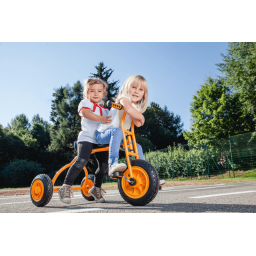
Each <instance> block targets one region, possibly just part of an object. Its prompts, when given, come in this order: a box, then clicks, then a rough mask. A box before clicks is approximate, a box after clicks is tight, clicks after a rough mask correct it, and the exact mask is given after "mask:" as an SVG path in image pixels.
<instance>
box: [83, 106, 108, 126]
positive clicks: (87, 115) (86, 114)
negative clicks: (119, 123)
mask: <svg viewBox="0 0 256 256" xmlns="http://www.w3.org/2000/svg"><path fill="white" fill-rule="evenodd" d="M81 112H82V115H83V117H85V118H87V119H89V120H92V121H96V122H101V123H103V124H109V123H111V122H112V119H110V118H111V116H98V115H96V114H94V113H92V112H91V110H90V109H85V108H83V109H82V110H81Z"/></svg>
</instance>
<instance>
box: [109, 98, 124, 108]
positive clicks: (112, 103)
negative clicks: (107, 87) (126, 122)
mask: <svg viewBox="0 0 256 256" xmlns="http://www.w3.org/2000/svg"><path fill="white" fill-rule="evenodd" d="M107 107H108V108H116V109H119V110H122V109H123V108H124V107H123V105H121V104H117V103H115V102H113V101H111V100H108V101H107Z"/></svg>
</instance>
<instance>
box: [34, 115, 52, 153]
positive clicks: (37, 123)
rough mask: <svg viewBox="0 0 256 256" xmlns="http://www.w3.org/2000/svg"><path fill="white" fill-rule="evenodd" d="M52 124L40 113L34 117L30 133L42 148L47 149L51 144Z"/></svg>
mask: <svg viewBox="0 0 256 256" xmlns="http://www.w3.org/2000/svg"><path fill="white" fill-rule="evenodd" d="M50 127H51V126H50V124H49V123H48V122H47V121H44V120H43V119H42V118H41V117H40V116H39V114H37V115H35V116H34V117H33V118H32V124H31V128H30V134H31V135H32V137H33V138H35V139H36V140H37V142H38V143H39V147H40V149H46V148H47V147H48V146H49V144H50Z"/></svg>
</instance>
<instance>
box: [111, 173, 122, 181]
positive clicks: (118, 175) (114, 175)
mask: <svg viewBox="0 0 256 256" xmlns="http://www.w3.org/2000/svg"><path fill="white" fill-rule="evenodd" d="M123 175H124V173H123V172H113V173H112V174H111V175H110V178H111V179H117V178H121V177H123Z"/></svg>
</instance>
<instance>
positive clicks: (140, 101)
mask: <svg viewBox="0 0 256 256" xmlns="http://www.w3.org/2000/svg"><path fill="white" fill-rule="evenodd" d="M116 103H120V104H122V105H123V107H124V110H117V109H114V108H112V109H111V110H110V112H109V116H111V117H112V122H111V123H110V124H109V123H107V124H100V125H99V127H98V128H97V130H96V132H95V139H96V141H97V142H98V143H99V144H108V143H109V159H108V164H109V172H108V173H109V176H110V175H111V174H112V173H114V172H117V171H120V172H122V171H125V170H126V169H127V166H126V164H123V163H121V164H119V163H118V159H119V146H120V144H121V141H122V139H123V132H122V130H121V128H120V125H121V118H122V115H123V111H125V112H126V114H127V115H126V117H125V122H124V128H125V129H126V130H129V129H130V128H131V123H132V121H133V122H134V124H135V125H136V126H137V127H140V126H142V125H143V124H144V122H145V118H144V116H143V115H142V113H143V112H145V110H146V109H147V103H148V85H147V81H146V79H145V78H144V77H143V76H140V75H132V76H130V77H129V78H128V79H127V80H126V81H125V83H124V85H123V86H122V88H121V90H120V92H119V94H118V96H117V99H116ZM137 147H138V153H139V158H140V159H143V160H144V159H145V158H144V155H143V152H142V147H141V146H140V145H139V144H137Z"/></svg>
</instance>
